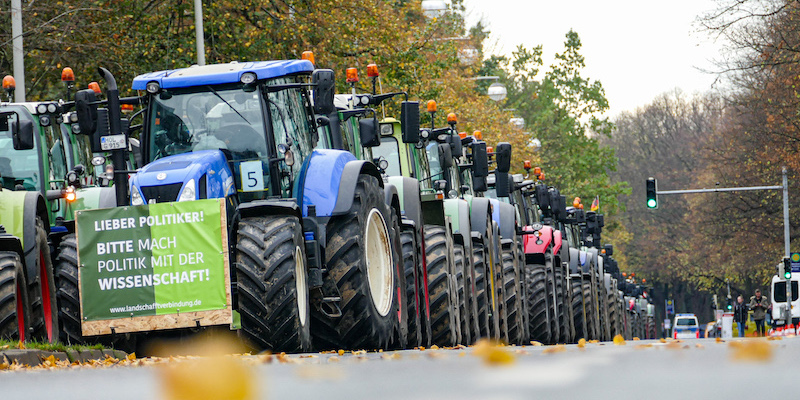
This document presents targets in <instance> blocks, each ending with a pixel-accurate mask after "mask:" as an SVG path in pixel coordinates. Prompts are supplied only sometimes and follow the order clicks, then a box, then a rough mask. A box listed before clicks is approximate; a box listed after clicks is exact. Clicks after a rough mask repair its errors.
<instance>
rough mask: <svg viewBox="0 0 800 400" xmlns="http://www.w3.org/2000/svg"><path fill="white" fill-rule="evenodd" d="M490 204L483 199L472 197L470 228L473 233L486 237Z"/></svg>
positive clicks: (490, 212) (487, 200) (490, 210)
mask: <svg viewBox="0 0 800 400" xmlns="http://www.w3.org/2000/svg"><path fill="white" fill-rule="evenodd" d="M491 214H492V203H490V202H489V199H487V198H484V197H473V198H472V204H471V207H470V226H471V228H472V230H473V231H475V232H480V234H481V235H483V236H488V234H489V232H486V227H487V226H489V224H488V222H489V221H487V220H488V219H489V218H491Z"/></svg>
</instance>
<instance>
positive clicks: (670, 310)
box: [664, 299, 675, 315]
mask: <svg viewBox="0 0 800 400" xmlns="http://www.w3.org/2000/svg"><path fill="white" fill-rule="evenodd" d="M664 303H666V307H665V308H666V309H667V315H669V314H675V302H674V300H672V299H667V300H664Z"/></svg>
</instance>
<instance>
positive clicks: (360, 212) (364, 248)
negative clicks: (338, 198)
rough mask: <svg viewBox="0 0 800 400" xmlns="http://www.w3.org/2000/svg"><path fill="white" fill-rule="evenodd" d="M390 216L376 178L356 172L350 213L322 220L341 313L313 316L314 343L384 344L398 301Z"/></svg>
mask: <svg viewBox="0 0 800 400" xmlns="http://www.w3.org/2000/svg"><path fill="white" fill-rule="evenodd" d="M390 218H391V217H390V215H389V211H388V210H387V207H386V204H385V203H384V198H383V189H381V187H380V184H379V183H378V179H377V178H375V177H374V176H371V175H359V177H358V181H357V183H356V190H355V194H354V198H353V205H352V206H351V208H350V212H349V213H347V214H346V215H343V216H337V217H335V218H332V219H331V222H330V223H329V224H328V246H327V248H326V249H325V256H326V258H327V260H326V261H327V262H326V265H327V267H328V276H329V278H330V279H332V280H333V282H335V283H336V286H337V287H338V289H339V293H340V294H341V297H342V299H341V301H340V303H339V307H340V308H341V310H342V315H341V317H338V318H331V317H328V316H325V315H322V314H320V315H319V320H318V321H319V325H318V326H315V327H314V338H315V339H316V340H317V341H318V342H319V343H320V347H325V348H335V349H342V348H345V349H386V348H387V347H388V345H389V343H390V341H391V339H392V328H393V327H394V326H395V321H397V314H394V312H396V311H397V302H398V300H399V299H397V282H396V279H395V273H394V271H395V265H396V263H395V262H394V260H393V259H392V256H393V254H392V249H391V247H392V240H391V237H390V233H389V227H388V224H389V222H388V221H391V219H390ZM315 314H316V313H315ZM316 322H317V320H315V323H316Z"/></svg>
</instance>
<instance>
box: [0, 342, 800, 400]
mask: <svg viewBox="0 0 800 400" xmlns="http://www.w3.org/2000/svg"><path fill="white" fill-rule="evenodd" d="M266 359H269V360H270V362H269V363H266V362H264V361H265V360H266ZM490 359H491V360H496V362H495V363H491V362H490V361H489V360H490ZM228 360H229V361H231V362H235V363H237V365H238V366H239V367H241V366H242V365H246V367H244V368H245V369H244V371H245V372H244V373H242V371H240V370H236V371H238V372H236V371H234V372H233V373H232V375H231V376H234V379H235V380H236V381H237V382H241V381H242V379H244V380H245V381H246V382H250V383H251V384H253V385H254V386H255V388H256V389H255V390H256V392H257V396H255V398H259V399H326V400H335V399H348V400H349V399H373V398H375V399H386V400H388V399H411V398H415V399H484V400H487V399H488V400H494V399H497V400H501V399H503V400H505V399H532V398H553V399H556V398H558V399H584V398H585V399H637V400H638V399H685V398H698V397H697V396H698V395H699V396H701V397H700V398H728V397H730V398H752V397H753V396H754V395H755V396H757V397H756V398H765V396H766V397H770V398H794V396H796V394H797V393H798V384H799V383H798V382H800V381H798V379H797V376H798V367H797V363H798V360H800V339H796V338H783V340H780V341H777V340H775V341H766V340H764V339H736V340H726V341H725V342H716V341H715V340H714V339H699V340H686V341H683V342H681V343H675V342H668V343H662V342H660V341H628V342H627V343H626V344H625V345H614V344H612V343H604V344H590V343H589V344H586V345H585V347H583V348H579V347H578V346H576V345H570V346H563V347H552V346H539V347H534V346H526V347H524V348H522V347H499V348H498V347H491V348H482V349H478V350H476V349H475V348H466V349H438V350H429V349H428V350H425V351H419V350H406V351H400V352H387V353H366V354H352V353H345V354H344V355H341V356H340V355H338V354H319V353H315V354H312V355H290V356H287V357H286V358H285V359H283V360H282V361H283V362H280V360H279V357H276V356H272V357H269V358H267V357H259V356H250V357H236V358H234V359H233V360H231V359H230V358H229V359H228ZM165 364H175V362H174V361H168V362H163V363H160V364H159V365H160V366H159V365H156V366H150V365H146V366H141V367H134V366H126V367H111V368H103V369H89V368H85V367H83V368H69V369H56V370H52V371H14V372H2V373H0V394H2V396H0V397H2V398H4V399H23V398H52V399H95V398H108V399H165V398H168V397H167V396H166V395H165V393H166V392H165V389H164V387H165V381H166V380H169V379H176V378H174V377H172V376H171V375H170V374H168V373H165V367H164V365H165ZM223 364H225V365H227V364H226V363H223ZM180 368H181V371H184V372H187V371H191V370H189V369H186V368H184V367H183V366H181V367H180ZM223 369H224V367H223V366H222V365H215V367H213V371H211V374H212V375H214V376H219V375H221V374H225V373H226V371H224V370H223ZM227 372H230V371H227ZM187 373H188V374H190V376H192V377H196V378H197V379H196V380H197V382H192V383H189V384H190V385H192V386H193V387H194V386H196V385H199V386H200V387H202V385H203V384H204V383H207V382H208V381H209V379H206V378H203V373H202V372H201V373H196V372H194V371H193V372H187ZM248 374H250V375H252V379H249V378H247V375H248ZM212 380H213V379H212ZM173 383H174V382H173ZM200 390H201V393H206V394H205V395H202V396H194V397H192V398H211V396H210V395H208V394H207V393H210V392H209V391H204V390H205V389H200ZM786 396H788V397H786ZM219 397H228V396H219Z"/></svg>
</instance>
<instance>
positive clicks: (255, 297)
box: [235, 216, 311, 352]
mask: <svg viewBox="0 0 800 400" xmlns="http://www.w3.org/2000/svg"><path fill="white" fill-rule="evenodd" d="M235 268H236V281H237V288H238V308H239V313H240V314H241V317H242V330H241V332H242V334H243V335H244V336H245V338H246V339H247V340H249V341H250V342H252V343H253V344H254V345H256V346H257V347H258V348H262V349H270V350H272V351H285V352H304V351H309V350H311V317H310V308H311V307H310V302H309V291H308V284H307V282H308V277H307V274H308V271H307V268H306V253H305V242H304V239H303V231H302V227H301V225H300V221H298V219H297V218H296V217H294V216H269V217H250V218H243V219H242V220H241V222H239V227H238V230H237V243H236V264H235Z"/></svg>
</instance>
